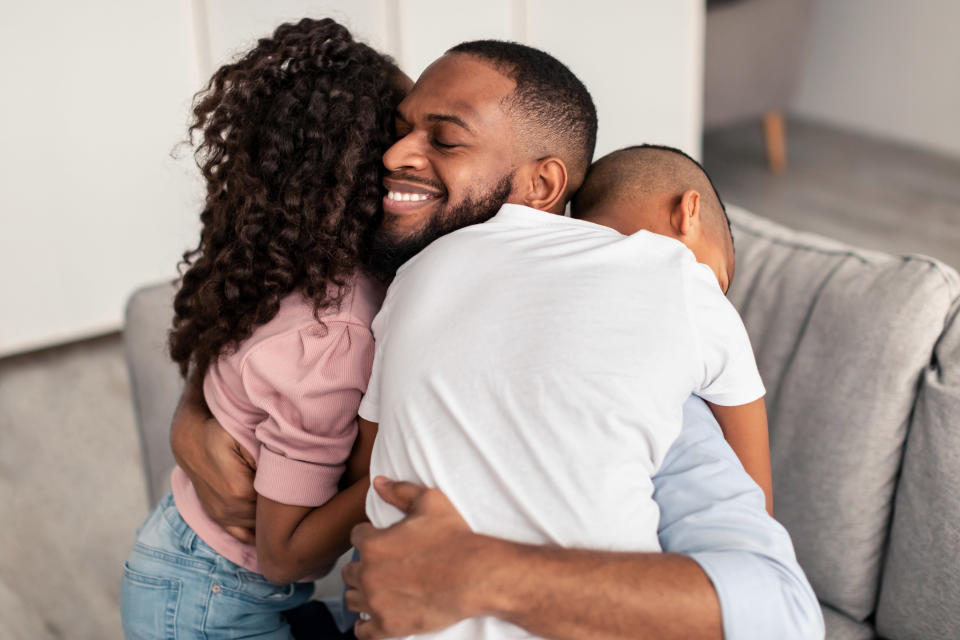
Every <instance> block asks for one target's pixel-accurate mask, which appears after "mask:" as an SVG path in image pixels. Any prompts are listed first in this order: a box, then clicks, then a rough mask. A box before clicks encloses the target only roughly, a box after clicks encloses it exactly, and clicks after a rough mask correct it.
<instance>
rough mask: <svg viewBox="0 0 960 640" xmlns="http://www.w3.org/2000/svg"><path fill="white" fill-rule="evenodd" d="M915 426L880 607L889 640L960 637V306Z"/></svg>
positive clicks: (927, 384) (945, 336)
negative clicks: (890, 639) (894, 639)
mask: <svg viewBox="0 0 960 640" xmlns="http://www.w3.org/2000/svg"><path fill="white" fill-rule="evenodd" d="M934 355H935V359H934V366H932V367H931V368H930V370H929V371H927V373H926V375H925V376H924V381H923V386H922V387H921V389H920V396H919V399H918V401H917V408H916V411H915V412H914V417H913V420H912V421H911V424H910V436H909V438H908V440H907V446H906V451H905V453H904V460H903V471H902V472H901V475H900V483H899V485H898V489H897V498H896V502H895V504H894V511H893V526H892V529H891V534H890V545H889V548H888V551H887V562H886V566H885V568H884V571H883V583H882V586H881V589H880V604H879V606H878V608H877V629H878V631H880V633H881V634H883V635H884V636H886V637H890V638H897V639H898V640H900V639H904V640H907V639H909V638H955V637H957V636H958V634H960V307H958V309H957V311H956V312H955V313H954V315H953V320H952V322H951V323H950V325H949V326H948V328H947V330H946V331H945V332H944V334H943V336H942V337H941V339H940V342H938V343H937V347H936V349H935V351H934Z"/></svg>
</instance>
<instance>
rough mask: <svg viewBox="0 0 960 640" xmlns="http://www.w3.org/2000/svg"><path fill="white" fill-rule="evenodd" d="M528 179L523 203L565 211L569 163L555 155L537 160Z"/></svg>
mask: <svg viewBox="0 0 960 640" xmlns="http://www.w3.org/2000/svg"><path fill="white" fill-rule="evenodd" d="M529 176H530V177H529V179H528V181H527V185H526V188H527V192H526V193H525V194H524V195H523V204H525V205H527V206H528V207H532V208H533V209H539V210H541V211H549V212H551V213H563V207H564V205H565V204H566V200H565V198H564V194H566V192H567V165H566V164H564V162H563V160H561V159H560V158H557V157H555V156H550V157H548V158H542V159H540V160H537V162H536V163H535V164H534V166H533V170H532V171H531V172H530V174H529Z"/></svg>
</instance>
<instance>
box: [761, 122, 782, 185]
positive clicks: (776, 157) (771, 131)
mask: <svg viewBox="0 0 960 640" xmlns="http://www.w3.org/2000/svg"><path fill="white" fill-rule="evenodd" d="M763 135H764V138H765V139H766V143H767V165H768V166H769V167H770V170H771V171H773V172H774V173H779V172H781V171H783V170H784V168H785V167H786V166H787V137H786V130H785V128H784V123H783V114H782V113H781V112H779V111H770V112H769V113H767V114H766V115H764V116H763Z"/></svg>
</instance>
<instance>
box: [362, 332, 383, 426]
mask: <svg viewBox="0 0 960 640" xmlns="http://www.w3.org/2000/svg"><path fill="white" fill-rule="evenodd" d="M375 353H376V355H375V356H374V358H373V368H372V370H371V373H370V382H369V384H368V385H367V392H366V393H365V394H364V395H363V399H362V400H361V401H360V408H359V410H358V411H357V413H358V414H359V416H360V417H361V418H363V419H364V420H369V421H370V422H376V423H377V424H379V423H380V377H381V374H380V370H381V359H382V358H381V355H380V346H379V343H378V344H377V347H376V350H375Z"/></svg>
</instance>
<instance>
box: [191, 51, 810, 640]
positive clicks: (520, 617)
mask: <svg viewBox="0 0 960 640" xmlns="http://www.w3.org/2000/svg"><path fill="white" fill-rule="evenodd" d="M397 129H398V130H397V134H398V138H399V139H398V141H397V142H396V144H394V146H392V147H391V148H390V149H389V150H388V151H387V153H386V154H385V155H384V164H385V166H386V167H387V169H388V170H389V171H390V175H389V176H388V178H387V179H386V181H385V182H386V188H387V189H388V194H387V196H386V198H385V200H384V221H383V224H382V227H381V229H380V232H379V234H378V238H377V244H378V248H379V250H378V251H377V252H375V255H376V256H378V260H377V262H376V264H375V265H374V266H375V267H377V268H379V269H380V270H382V271H385V272H387V271H390V270H391V269H395V268H396V267H397V266H399V264H402V262H404V261H405V260H407V259H408V258H410V257H412V256H413V255H415V254H416V253H417V252H418V251H419V250H421V249H423V248H424V247H425V246H426V245H427V244H428V243H429V242H431V241H432V240H434V239H436V238H437V237H439V236H440V235H443V234H445V233H448V232H450V231H453V230H455V229H458V228H460V227H463V226H465V225H468V224H473V223H477V222H482V221H484V220H486V219H488V218H489V217H491V216H492V215H493V214H494V213H496V211H497V210H498V209H499V208H500V206H501V205H502V204H503V203H505V202H508V203H514V204H524V205H527V206H529V207H533V208H536V209H540V210H543V211H547V212H552V213H561V212H562V211H563V208H564V205H565V204H566V202H567V201H568V200H569V199H570V197H571V196H572V194H573V193H574V192H575V191H576V188H577V187H578V186H579V184H580V183H581V182H582V180H583V177H584V175H585V173H586V170H587V168H588V166H589V163H590V159H591V156H592V150H593V146H594V140H595V133H596V116H595V113H594V111H593V105H592V101H591V100H590V97H589V94H588V93H587V92H586V90H585V89H584V88H583V86H582V84H581V83H580V82H579V80H577V79H576V77H575V76H573V74H571V73H570V72H569V70H568V69H566V67H564V66H563V65H562V64H560V63H559V62H558V61H556V60H555V59H553V58H552V57H550V56H549V55H547V54H545V53H543V52H540V51H537V50H535V49H531V48H529V47H524V46H521V45H515V44H509V43H497V42H475V43H464V44H463V45H459V46H457V47H454V48H453V49H451V50H450V51H449V52H448V53H447V54H446V55H445V56H443V57H442V58H440V59H439V60H438V61H436V62H435V63H434V64H433V65H431V67H430V68H428V69H427V71H425V72H424V74H423V76H421V78H420V80H419V81H418V83H417V84H416V85H415V86H414V88H413V90H412V91H411V92H410V94H409V95H408V97H407V98H406V99H405V100H404V101H403V102H402V103H401V105H400V106H399V108H398V116H397ZM204 418H205V414H204V412H203V407H202V403H201V402H199V399H198V396H197V393H196V390H195V389H194V390H191V391H189V392H188V393H186V394H185V397H184V400H183V401H182V403H181V407H180V410H179V412H178V417H177V419H176V420H175V423H174V431H173V435H172V442H173V445H174V451H175V454H176V455H177V459H178V462H180V464H181V466H182V467H183V468H184V469H185V470H187V472H188V473H189V474H191V477H192V478H194V484H195V485H196V486H197V488H198V494H199V495H200V496H201V499H203V500H204V501H205V502H206V503H207V505H208V507H209V508H210V510H211V511H212V513H211V515H212V516H214V518H215V519H217V520H218V521H220V522H221V523H222V524H224V525H232V526H235V527H238V528H240V529H242V528H244V527H247V528H249V527H250V526H252V513H251V511H250V510H249V509H248V508H245V507H244V505H245V504H249V502H244V500H243V499H240V500H232V501H231V500H225V499H224V494H227V495H229V494H230V493H231V492H232V493H235V494H237V495H239V496H241V498H242V497H246V498H247V499H249V498H250V489H248V488H247V487H246V486H245V485H244V484H243V483H242V482H239V483H238V481H237V479H236V476H235V475H234V474H235V471H231V469H235V468H236V466H237V460H238V459H237V458H234V459H230V458H227V459H226V463H224V462H222V459H223V458H224V456H225V452H226V451H227V449H225V448H224V447H223V445H222V444H218V443H216V442H214V443H213V444H205V440H206V439H208V438H212V439H214V440H222V439H223V435H222V434H221V433H220V431H219V430H218V429H216V427H215V425H210V424H209V423H204ZM210 458H214V460H212V461H211V459H210ZM218 460H219V461H218ZM230 465H233V467H231V466H230ZM221 478H223V479H224V480H221ZM225 483H233V484H239V489H237V488H227V489H225V488H224V484H225ZM374 486H375V488H376V490H377V491H378V493H379V494H380V496H381V497H382V498H383V499H384V500H385V501H387V502H388V503H390V504H392V505H394V506H395V507H397V508H399V509H400V510H401V511H403V512H404V513H406V514H407V517H406V518H405V519H403V520H402V521H400V522H398V523H397V524H395V525H393V526H391V527H389V528H386V529H381V530H375V529H373V528H372V527H371V526H370V525H361V526H359V527H357V528H356V529H355V531H354V536H353V542H354V544H355V546H356V547H357V548H358V550H359V551H360V556H361V560H360V561H359V562H356V563H352V564H350V565H348V566H347V567H346V569H345V570H344V579H345V581H346V582H347V584H348V586H349V587H350V589H349V591H348V592H347V596H346V600H347V604H348V606H349V607H350V608H351V609H354V610H356V611H360V612H363V613H365V614H368V615H367V619H365V620H361V621H360V622H358V623H357V626H356V634H357V637H358V638H361V639H362V638H382V637H392V636H400V635H407V634H411V633H419V632H426V631H431V630H436V629H441V628H444V627H447V626H449V625H452V624H454V623H456V622H458V621H460V620H463V619H466V618H471V617H477V616H494V617H497V618H500V619H502V620H504V621H507V622H510V623H513V624H515V625H517V626H519V627H522V628H523V629H525V630H527V631H529V632H531V633H534V634H537V635H540V636H544V637H550V638H627V637H638V636H641V637H654V638H722V637H726V638H728V639H734V638H789V637H803V638H806V637H822V635H823V621H822V618H821V617H820V615H821V614H820V610H819V606H818V605H817V602H816V599H815V597H814V595H813V592H812V590H811V589H810V587H809V585H808V583H807V582H806V579H805V577H804V576H803V573H802V571H801V570H800V569H799V567H798V566H797V564H796V560H795V558H794V554H793V549H792V546H791V544H790V541H789V536H788V535H787V534H786V532H785V531H784V530H783V529H782V527H780V526H779V525H778V524H777V523H776V522H774V521H773V520H772V519H770V518H769V517H768V516H767V515H766V512H765V510H764V499H763V495H762V492H761V491H760V490H759V488H757V487H756V485H754V484H753V483H752V482H751V481H750V480H749V478H748V477H747V476H746V475H745V473H744V472H743V470H742V468H740V466H739V464H738V463H737V461H736V458H735V456H734V455H733V453H732V451H730V449H729V447H727V445H726V443H725V442H724V441H723V439H722V436H721V435H720V433H719V429H718V427H717V425H716V422H715V421H714V420H713V418H712V416H711V415H710V412H709V410H708V409H707V408H706V407H705V405H704V404H703V403H702V401H700V400H699V399H696V398H691V400H689V401H688V402H687V404H686V406H685V407H684V428H683V431H682V433H681V435H680V438H679V439H678V440H677V441H676V442H675V443H674V445H673V446H672V447H671V448H670V450H669V451H668V453H667V455H666V457H665V459H664V462H663V464H662V466H661V468H660V470H659V472H658V474H657V476H655V478H654V486H655V493H654V498H655V500H656V501H657V503H658V505H659V507H660V511H661V521H660V528H659V537H660V543H661V545H662V547H663V549H664V550H665V553H632V552H631V553H625V552H604V551H589V550H582V549H561V548H556V547H543V546H537V545H528V544H521V543H516V542H511V541H507V540H502V539H497V538H493V537H490V536H483V535H479V534H477V533H475V532H473V531H472V530H471V529H470V527H469V526H467V524H466V522H465V521H464V520H463V518H462V517H461V516H460V514H459V513H458V512H457V510H456V509H455V508H454V507H453V505H452V504H451V503H450V501H449V500H448V499H447V498H446V496H445V495H444V494H443V493H442V492H441V491H439V490H437V489H427V488H424V487H419V486H415V485H412V484H408V483H402V482H390V481H388V480H385V479H378V480H376V481H375V483H374ZM240 535H242V533H241V534H240Z"/></svg>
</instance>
